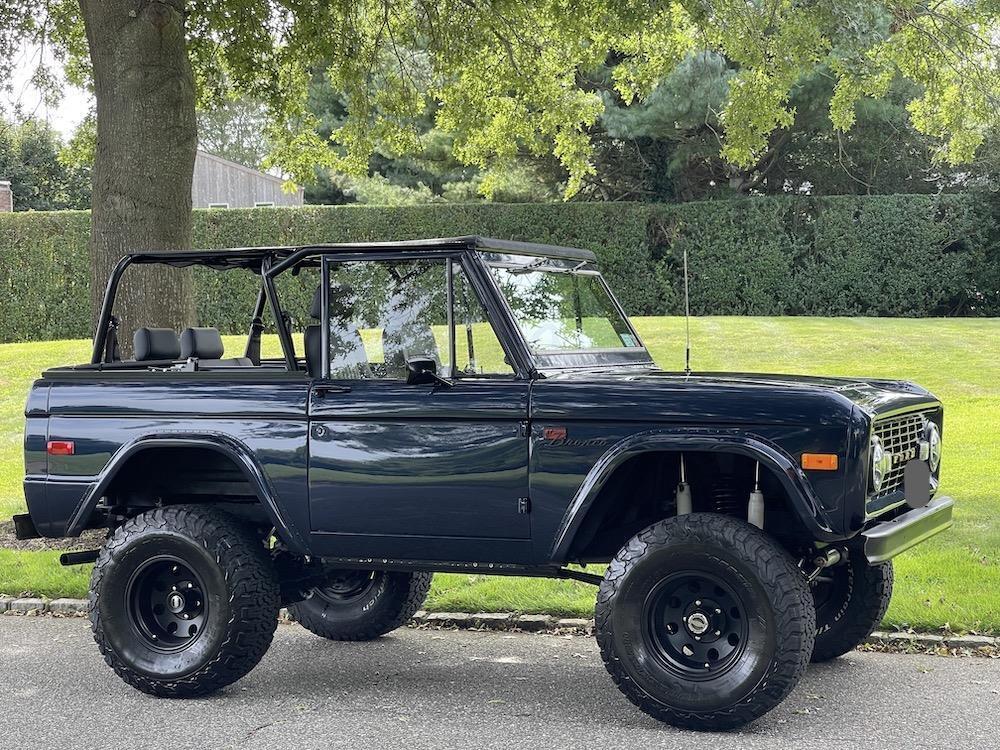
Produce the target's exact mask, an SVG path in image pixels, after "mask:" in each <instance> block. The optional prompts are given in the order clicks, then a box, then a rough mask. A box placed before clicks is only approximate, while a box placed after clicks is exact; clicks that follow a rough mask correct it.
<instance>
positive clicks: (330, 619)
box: [288, 570, 432, 641]
mask: <svg viewBox="0 0 1000 750" xmlns="http://www.w3.org/2000/svg"><path fill="white" fill-rule="evenodd" d="M431 578H432V576H431V574H430V573H402V572H399V573H393V572H386V571H364V570H341V571H337V572H335V573H334V574H333V575H332V576H331V577H330V580H329V581H328V582H327V584H326V585H325V586H322V587H317V588H314V589H313V590H312V591H311V592H310V593H311V596H310V597H309V598H308V599H305V600H303V601H301V602H298V603H297V604H293V605H292V606H290V607H289V608H288V611H289V613H290V614H291V616H292V619H294V620H296V621H297V622H298V623H299V624H301V625H302V627H304V628H305V629H306V630H308V631H310V632H311V633H314V634H315V635H318V636H320V637H321V638H327V639H329V640H331V641H370V640H374V639H375V638H378V637H379V636H383V635H385V634H386V633H389V632H391V631H393V630H395V629H396V628H398V627H401V626H402V625H405V624H406V623H407V622H409V620H410V618H411V617H413V614H414V613H415V612H416V611H417V610H418V609H420V607H421V605H423V603H424V599H426V598H427V592H428V591H429V590H430V587H431Z"/></svg>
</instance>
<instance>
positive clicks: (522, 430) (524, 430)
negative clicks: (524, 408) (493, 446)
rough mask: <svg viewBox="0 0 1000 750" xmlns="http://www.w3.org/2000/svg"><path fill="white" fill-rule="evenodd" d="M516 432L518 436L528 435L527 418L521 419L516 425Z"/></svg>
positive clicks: (524, 436)
mask: <svg viewBox="0 0 1000 750" xmlns="http://www.w3.org/2000/svg"><path fill="white" fill-rule="evenodd" d="M517 434H518V436H519V437H523V438H526V437H528V420H526V419H523V420H521V423H520V424H519V425H518V426H517Z"/></svg>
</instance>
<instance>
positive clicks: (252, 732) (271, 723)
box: [240, 721, 278, 746]
mask: <svg viewBox="0 0 1000 750" xmlns="http://www.w3.org/2000/svg"><path fill="white" fill-rule="evenodd" d="M277 723H278V722H276V721H268V722H265V723H264V724H261V725H259V726H256V727H254V728H253V729H251V730H250V731H249V732H247V733H246V734H245V735H244V736H243V739H242V741H241V742H240V745H243V746H245V745H247V744H249V742H250V740H252V739H253V738H254V737H255V736H256V735H257V733H258V732H263V731H264V730H265V729H268V728H269V727H273V726H274V725H275V724H277Z"/></svg>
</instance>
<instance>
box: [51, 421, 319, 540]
mask: <svg viewBox="0 0 1000 750" xmlns="http://www.w3.org/2000/svg"><path fill="white" fill-rule="evenodd" d="M155 448H206V449H208V450H212V451H215V452H216V453H221V454H222V455H224V456H226V457H227V458H229V459H231V460H232V461H233V462H234V463H235V464H236V465H237V466H238V467H239V468H240V471H242V472H243V476H244V477H246V480H247V481H248V482H249V483H250V486H251V487H253V489H254V492H255V493H256V494H257V498H258V499H259V500H260V502H261V505H263V506H264V509H265V511H266V512H267V514H268V516H269V518H270V519H271V522H272V523H273V525H274V528H275V532H276V533H277V534H278V537H279V538H280V539H281V540H282V541H283V542H285V544H286V545H287V546H288V547H289V548H290V549H292V550H293V551H295V552H298V553H300V554H305V553H306V552H307V549H306V544H305V541H304V540H303V539H302V537H301V535H300V534H299V533H298V532H297V531H296V530H295V528H294V527H293V526H292V525H291V524H289V523H288V521H287V520H286V518H285V516H284V514H283V513H282V512H281V508H280V507H279V506H278V503H277V499H276V498H277V494H276V492H275V490H274V487H273V486H272V485H271V482H270V481H269V480H268V478H267V475H266V474H264V471H263V469H261V467H260V464H258V463H257V460H256V459H255V458H254V456H253V454H252V453H251V452H250V449H249V448H247V447H246V446H245V445H244V444H243V443H241V442H240V441H239V440H236V439H234V438H232V437H230V436H229V435H225V434H222V433H174V432H170V433H162V434H156V435H144V436H142V437H139V438H136V439H135V440H132V441H131V442H128V443H125V444H124V445H123V446H122V447H121V448H119V449H118V451H117V452H116V453H115V454H114V455H113V456H112V457H111V460H110V461H108V464H107V466H105V467H104V469H103V470H102V471H101V473H100V475H99V476H98V478H97V481H96V482H95V483H94V484H92V485H91V486H90V488H89V489H88V490H87V492H86V494H85V495H84V496H83V498H82V499H81V500H80V503H79V504H78V505H77V507H76V510H75V511H74V513H73V516H72V518H71V519H70V522H69V525H68V526H67V527H66V536H79V535H80V532H82V531H83V530H84V529H85V528H86V526H87V521H88V520H89V519H90V516H91V515H92V514H93V512H94V509H95V508H96V507H97V504H98V502H100V499H101V498H102V497H103V496H104V494H105V493H106V492H107V489H108V487H109V486H110V485H111V482H112V481H114V478H115V477H116V476H117V475H118V472H119V471H121V469H122V467H124V466H125V464H126V463H127V462H128V461H129V459H131V458H132V457H134V456H135V455H136V454H138V453H141V452H143V451H147V450H152V449H155Z"/></svg>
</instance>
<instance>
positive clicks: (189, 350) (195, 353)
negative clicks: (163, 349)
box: [171, 328, 254, 369]
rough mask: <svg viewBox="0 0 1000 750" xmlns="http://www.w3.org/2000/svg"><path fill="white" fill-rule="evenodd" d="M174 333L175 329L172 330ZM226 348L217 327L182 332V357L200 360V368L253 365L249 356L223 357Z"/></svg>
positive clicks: (188, 329)
mask: <svg viewBox="0 0 1000 750" xmlns="http://www.w3.org/2000/svg"><path fill="white" fill-rule="evenodd" d="M171 333H173V331H171ZM224 353H225V348H224V346H223V344H222V336H221V335H220V334H219V329H217V328H185V329H184V330H183V331H182V332H181V339H180V356H181V359H190V358H194V359H197V360H198V368H199V369H211V368H213V367H253V366H254V364H253V362H251V361H250V358H249V357H230V358H229V359H223V358H222V355H223V354H224Z"/></svg>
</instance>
